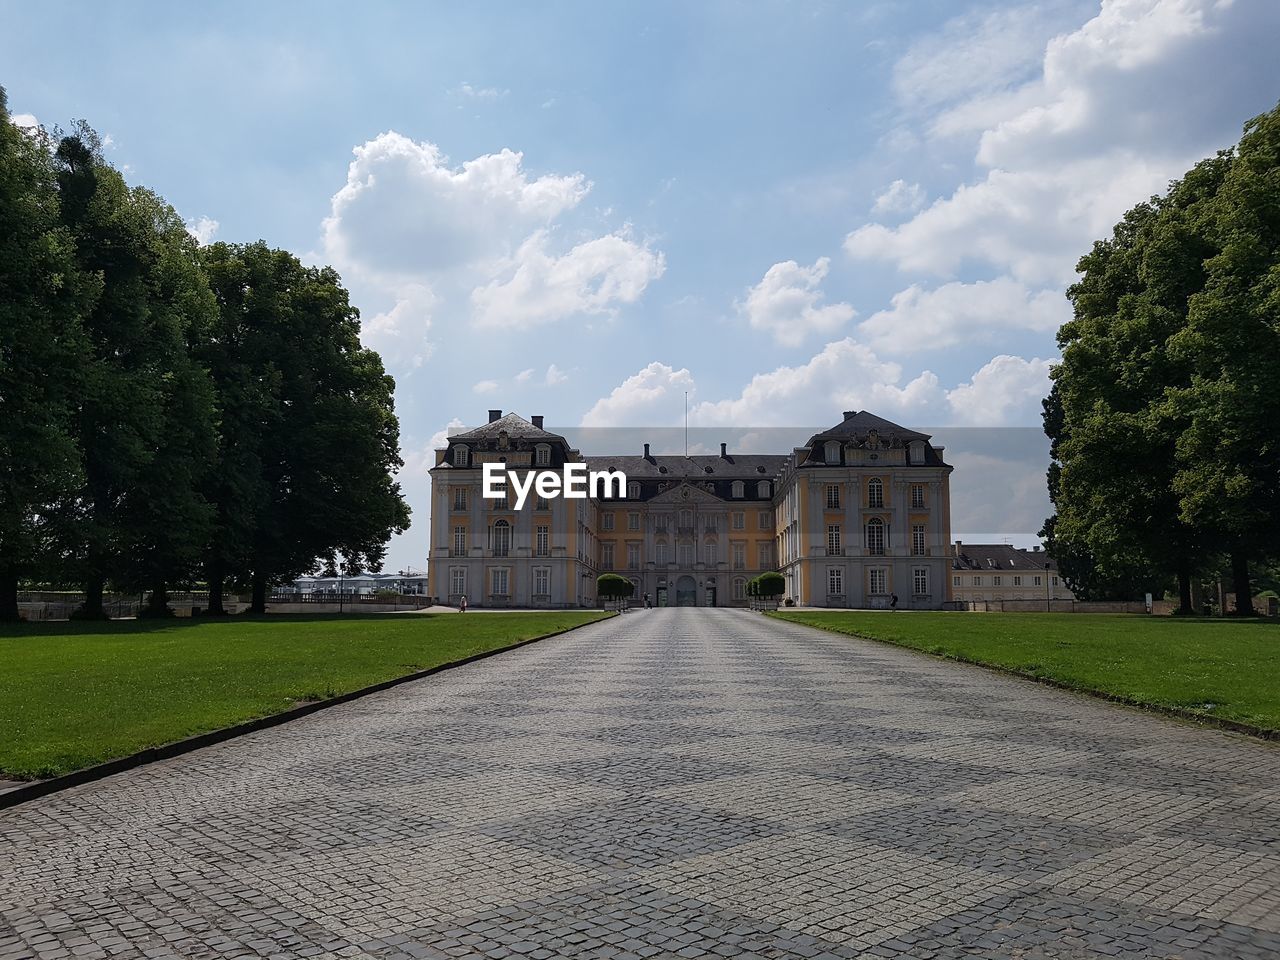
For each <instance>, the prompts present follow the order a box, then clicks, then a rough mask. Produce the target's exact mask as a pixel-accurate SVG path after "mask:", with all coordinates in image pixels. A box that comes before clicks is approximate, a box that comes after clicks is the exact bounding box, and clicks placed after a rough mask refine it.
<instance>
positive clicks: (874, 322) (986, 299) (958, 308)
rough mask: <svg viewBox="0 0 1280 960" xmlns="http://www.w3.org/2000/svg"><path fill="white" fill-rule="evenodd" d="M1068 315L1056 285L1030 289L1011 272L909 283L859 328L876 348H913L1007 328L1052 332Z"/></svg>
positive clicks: (943, 344)
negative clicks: (935, 283)
mask: <svg viewBox="0 0 1280 960" xmlns="http://www.w3.org/2000/svg"><path fill="white" fill-rule="evenodd" d="M1070 318H1071V307H1070V304H1069V303H1068V301H1067V298H1066V297H1065V296H1063V294H1062V292H1061V291H1060V290H1040V291H1036V292H1033V291H1032V290H1030V289H1028V288H1027V286H1026V285H1025V284H1022V283H1019V282H1018V281H1016V280H1013V279H1011V278H1009V277H998V278H996V279H995V280H980V281H978V282H976V283H960V282H959V281H956V282H953V283H947V284H943V285H942V286H940V287H938V288H936V289H934V290H926V289H924V288H923V287H921V286H919V285H916V284H913V285H912V286H910V287H907V289H905V290H903V291H901V292H900V293H898V294H895V295H894V297H893V300H892V301H891V302H890V305H889V308H888V309H886V310H881V311H879V312H877V313H874V314H872V315H871V316H869V317H868V318H867V319H866V320H864V321H863V322H862V323H861V324H859V326H858V332H859V333H860V334H861V335H862V337H864V338H865V339H866V340H867V342H868V343H870V344H871V346H873V347H874V348H876V349H877V350H885V351H888V352H891V353H914V352H918V351H923V350H943V349H946V348H948V347H954V346H955V345H957V344H960V343H968V342H974V341H983V340H992V339H995V338H998V337H1000V336H1002V335H1004V334H1005V333H1007V332H1008V331H1010V330H1029V331H1034V332H1038V333H1052V332H1054V331H1056V330H1057V329H1058V327H1060V326H1061V325H1062V324H1063V323H1065V322H1066V321H1067V320H1069V319H1070Z"/></svg>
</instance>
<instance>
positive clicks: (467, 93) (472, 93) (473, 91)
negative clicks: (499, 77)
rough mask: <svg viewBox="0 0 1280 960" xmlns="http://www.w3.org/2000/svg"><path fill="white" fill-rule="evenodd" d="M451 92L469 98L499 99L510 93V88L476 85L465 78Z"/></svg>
mask: <svg viewBox="0 0 1280 960" xmlns="http://www.w3.org/2000/svg"><path fill="white" fill-rule="evenodd" d="M452 92H453V93H454V94H456V95H458V96H462V97H466V98H467V99H469V100H501V99H502V98H503V97H505V96H507V95H508V94H509V93H511V91H510V90H499V89H498V88H497V87H477V86H475V85H474V84H470V83H468V82H467V81H465V80H464V81H462V83H460V84H458V86H456V87H455V88H454V89H453V91H452Z"/></svg>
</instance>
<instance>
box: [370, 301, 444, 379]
mask: <svg viewBox="0 0 1280 960" xmlns="http://www.w3.org/2000/svg"><path fill="white" fill-rule="evenodd" d="M436 302H437V301H436V296H435V294H434V293H433V292H432V290H431V288H430V287H428V286H426V285H424V284H413V283H410V284H405V285H403V286H401V287H400V288H399V289H398V291H397V294H396V297H395V302H394V303H393V304H392V306H391V308H390V309H388V310H384V311H382V312H381V313H376V314H373V315H372V316H367V317H363V318H362V319H361V321H360V340H361V342H362V343H364V345H365V346H366V347H370V348H372V349H374V350H378V351H380V352H381V353H382V355H383V358H384V359H385V360H387V362H388V363H389V364H390V365H392V366H400V365H402V364H404V363H408V364H409V365H411V366H420V365H421V364H422V363H423V362H424V361H425V360H426V359H427V358H428V357H430V356H431V353H432V349H433V348H432V345H431V342H430V341H429V340H428V339H427V333H428V331H429V330H430V328H431V314H432V311H433V310H434V308H435V306H436Z"/></svg>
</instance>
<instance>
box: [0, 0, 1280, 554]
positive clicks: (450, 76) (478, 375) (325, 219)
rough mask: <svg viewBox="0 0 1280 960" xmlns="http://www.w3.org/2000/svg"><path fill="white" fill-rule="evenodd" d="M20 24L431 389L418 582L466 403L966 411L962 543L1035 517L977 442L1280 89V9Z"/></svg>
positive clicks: (412, 488)
mask: <svg viewBox="0 0 1280 960" xmlns="http://www.w3.org/2000/svg"><path fill="white" fill-rule="evenodd" d="M0 15H2V17H3V19H2V21H0V22H3V24H4V29H3V30H0V83H2V84H4V85H5V86H6V88H7V89H8V91H9V97H10V103H11V106H12V109H13V110H14V112H15V113H16V114H25V115H27V118H28V120H29V121H38V122H41V123H45V124H50V125H51V124H55V123H64V124H65V123H66V122H67V121H68V120H69V119H71V118H74V117H83V118H85V119H87V120H89V121H90V122H91V123H92V124H93V125H94V126H95V127H96V128H98V129H99V130H100V131H101V132H102V133H103V134H104V135H106V136H107V137H109V143H110V146H109V149H108V156H109V158H110V159H111V160H112V162H114V163H116V164H117V165H118V166H120V167H121V168H123V169H124V170H125V171H126V175H127V176H128V177H129V178H130V179H131V180H132V181H134V182H138V183H143V184H146V185H148V186H150V187H152V188H154V189H156V190H157V191H159V192H160V193H161V194H163V195H164V196H165V197H166V198H167V199H168V200H169V202H170V203H172V204H173V205H174V206H175V207H176V208H177V209H178V210H179V211H180V212H181V213H182V214H183V216H184V217H186V218H188V221H189V223H190V224H191V226H192V229H193V231H195V232H197V233H198V234H199V235H201V236H202V237H205V238H210V237H216V238H217V239H225V240H234V241H248V240H255V239H258V238H263V239H266V240H267V241H268V242H270V243H272V244H275V245H279V246H282V247H286V248H289V249H291V250H293V251H295V252H297V253H299V254H300V255H303V256H304V258H306V259H308V260H310V261H313V262H328V263H333V264H334V265H335V266H336V267H337V268H338V269H339V270H340V271H341V272H342V274H343V277H344V279H345V280H346V282H347V285H348V286H349V287H350V289H351V291H352V294H353V298H354V300H355V302H356V303H357V304H358V305H359V306H360V307H361V310H362V313H363V317H364V323H365V332H364V337H365V340H366V342H368V343H369V344H370V345H371V346H374V347H376V348H377V349H379V350H380V351H381V352H382V353H383V356H384V359H385V361H386V363H387V366H388V368H389V369H390V370H391V371H392V372H393V373H394V374H395V376H396V378H397V382H398V388H397V405H398V410H399V413H400V418H401V424H402V434H403V446H404V453H405V459H406V461H407V463H406V468H405V470H404V472H403V474H402V481H403V483H404V486H405V490H406V493H407V495H408V497H409V500H410V503H411V505H412V506H413V507H414V509H415V520H416V522H415V529H414V530H413V531H411V532H410V533H409V534H408V535H407V536H406V537H404V538H401V539H400V540H399V541H397V543H395V544H394V545H393V548H392V551H391V554H390V557H389V560H388V565H389V567H391V568H393V569H395V568H400V567H404V566H407V565H410V564H412V565H416V566H421V565H422V564H423V563H424V561H425V556H426V552H427V540H426V519H427V509H428V492H429V484H428V479H427V476H426V470H427V469H428V468H429V466H430V465H431V463H432V455H431V449H432V447H433V445H434V444H436V443H438V442H439V437H440V436H441V435H442V431H444V430H445V429H446V428H447V427H448V425H449V424H450V423H458V422H461V423H465V424H469V425H470V424H475V423H478V422H480V421H482V420H483V418H484V411H485V410H486V409H488V408H489V407H501V408H502V409H504V410H516V411H518V412H520V413H522V414H524V415H526V416H528V415H530V414H533V413H541V414H544V415H545V416H546V419H547V423H548V425H556V426H558V427H563V428H565V429H569V428H572V427H578V426H592V427H644V426H650V425H652V426H665V425H671V424H676V423H679V422H680V421H681V419H682V417H683V411H684V394H685V392H686V391H688V392H689V394H690V398H691V407H692V413H691V420H692V422H693V423H694V425H695V426H700V427H705V428H708V432H707V434H706V436H707V437H711V436H712V435H713V434H715V433H716V432H717V431H719V432H720V433H721V434H723V435H724V436H725V437H726V438H728V439H731V440H734V441H735V442H737V441H740V442H742V443H744V444H749V443H750V442H751V434H752V428H763V427H778V426H795V427H799V428H807V427H814V428H816V427H820V426H824V425H828V424H829V423H832V422H834V421H835V420H836V419H838V417H839V415H840V411H841V410H844V409H852V408H858V409H870V410H873V411H874V412H876V413H879V414H881V415H882V416H886V417H889V418H890V419H896V420H898V421H900V422H904V423H907V424H911V425H921V426H927V427H930V428H933V429H934V430H935V432H937V433H938V435H939V441H940V442H942V441H945V442H947V444H948V447H949V449H951V450H952V451H953V452H954V453H955V457H954V459H955V461H956V463H957V472H956V475H955V478H954V481H953V483H954V486H955V489H956V497H957V504H958V507H957V511H956V517H955V527H956V529H957V531H958V532H960V531H963V532H965V534H966V535H968V534H969V532H970V531H985V532H991V533H1002V534H1007V535H1020V536H1023V537H1025V535H1026V534H1028V533H1031V532H1034V530H1035V529H1036V528H1038V526H1039V522H1040V520H1041V519H1042V517H1043V513H1044V512H1045V510H1046V509H1047V502H1046V501H1045V500H1044V497H1043V483H1042V479H1041V478H1042V470H1043V463H1041V462H1039V459H1038V458H1039V456H1040V454H1039V452H1038V450H1039V448H1038V447H1037V446H1036V441H1035V439H1034V436H1035V435H1034V433H1033V432H1027V433H1025V434H1018V436H1021V437H1029V438H1031V439H1029V440H1026V441H1025V443H1024V446H1023V447H1022V450H1023V453H1022V454H1021V455H1019V456H1013V455H1012V454H1010V453H1009V452H1008V450H1007V449H1005V448H1006V447H1007V445H1001V444H995V445H992V444H989V443H986V442H985V441H984V442H982V443H968V441H967V440H966V438H973V437H975V436H979V435H983V436H985V434H981V433H966V432H965V431H964V429H962V428H969V427H983V428H990V427H1006V426H1034V425H1035V424H1037V423H1038V412H1039V399H1040V397H1041V396H1043V395H1044V393H1045V391H1046V389H1047V379H1046V375H1047V370H1048V366H1049V364H1050V363H1051V362H1052V360H1053V358H1054V356H1055V346H1054V341H1053V332H1054V330H1055V329H1056V326H1057V325H1058V324H1059V323H1060V322H1061V321H1062V320H1063V319H1065V317H1066V316H1067V306H1066V302H1065V300H1064V299H1063V297H1062V291H1063V289H1064V288H1065V286H1066V284H1067V283H1069V282H1070V279H1071V276H1072V269H1073V266H1074V263H1075V261H1076V260H1077V258H1078V257H1079V256H1080V255H1081V254H1082V253H1084V252H1085V251H1086V250H1087V249H1088V246H1089V243H1090V242H1091V241H1092V240H1093V239H1094V238H1095V237H1100V236H1103V235H1105V233H1106V232H1107V230H1108V229H1109V227H1110V225H1111V224H1112V223H1114V222H1115V220H1116V219H1117V218H1118V217H1119V216H1120V215H1121V214H1122V213H1123V211H1124V210H1125V209H1126V208H1127V207H1129V206H1131V205H1132V204H1133V203H1135V202H1137V201H1140V200H1142V199H1143V198H1145V197H1146V196H1148V195H1150V194H1151V193H1153V192H1156V191H1159V190H1161V189H1162V188H1163V186H1164V185H1165V183H1166V182H1167V181H1168V180H1169V179H1170V178H1172V177H1175V176H1178V175H1179V174H1181V173H1182V172H1183V171H1184V170H1185V169H1186V168H1187V167H1188V166H1190V165H1191V164H1192V163H1194V162H1195V161H1196V160H1197V159H1199V158H1200V157H1202V156H1205V155H1207V154H1209V153H1211V152H1212V151H1213V150H1215V149H1217V148H1220V147H1225V146H1227V145H1229V144H1231V143H1232V142H1234V140H1235V139H1237V138H1238V136H1239V131H1240V127H1241V124H1242V123H1243V122H1244V121H1245V120H1246V119H1248V118H1249V117H1250V116H1253V115H1255V114H1257V113H1260V112H1262V111H1264V110H1267V109H1270V108H1271V107H1272V106H1274V105H1275V103H1276V101H1277V98H1280V75H1278V74H1277V73H1276V71H1275V70H1274V67H1273V65H1272V63H1271V59H1272V54H1273V50H1274V44H1275V41H1276V39H1277V37H1280V4H1276V3H1275V2H1274V0H1234V2H1225V0H1118V2H1108V3H1103V4H1099V3H1098V2H1097V0H1092V2H1078V0H1049V2H1044V3H1035V4H1023V3H1016V4H999V3H964V2H941V0H938V2H934V0H919V2H897V3H894V2H884V3H862V4H855V3H808V4H804V3H787V4H782V3H755V4H746V3H710V2H708V3H697V4H690V3H644V4H631V5H625V6H624V5H621V4H590V3H585V2H582V3H553V4H539V5H527V4H514V3H513V4H491V5H487V6H484V7H481V6H478V5H464V4H449V5H444V4H432V5H410V4H399V5H392V4H376V3H364V4H361V5H359V6H358V7H357V6H352V5H349V4H285V3H273V4H260V3H253V4H250V3H225V4H219V5H217V6H216V7H211V6H209V5H205V6H202V7H199V8H197V7H195V6H192V5H186V4H159V3H156V4H146V3H132V4H129V5H105V4H99V5H93V6H91V5H88V4H58V3H41V4H38V5H36V4H20V3H9V2H4V3H0ZM712 428H714V429H712ZM801 432H802V431H801ZM997 448H999V449H997ZM993 478H1007V479H1006V480H1005V481H995V482H993ZM1011 491H1015V493H1014V495H1011ZM984 496H985V497H987V500H986V501H983V497H984Z"/></svg>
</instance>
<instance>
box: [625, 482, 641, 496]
mask: <svg viewBox="0 0 1280 960" xmlns="http://www.w3.org/2000/svg"><path fill="white" fill-rule="evenodd" d="M627 499H628V500H639V499H640V483H639V482H638V481H636V480H632V481H631V482H630V483H628V484H627Z"/></svg>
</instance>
